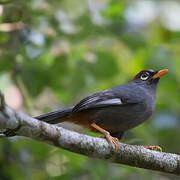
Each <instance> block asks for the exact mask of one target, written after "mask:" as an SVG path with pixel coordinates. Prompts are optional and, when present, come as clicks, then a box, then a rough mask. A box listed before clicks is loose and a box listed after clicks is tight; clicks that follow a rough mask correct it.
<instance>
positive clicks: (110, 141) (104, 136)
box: [98, 132, 119, 151]
mask: <svg viewBox="0 0 180 180" xmlns="http://www.w3.org/2000/svg"><path fill="white" fill-rule="evenodd" d="M98 137H99V138H106V140H107V141H108V143H109V145H110V146H111V147H112V144H114V146H115V151H117V150H118V145H117V143H116V141H118V142H119V139H118V138H116V137H112V136H111V135H110V134H109V133H108V132H107V134H106V135H102V136H98Z"/></svg>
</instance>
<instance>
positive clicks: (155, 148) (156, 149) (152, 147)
mask: <svg viewBox="0 0 180 180" xmlns="http://www.w3.org/2000/svg"><path fill="white" fill-rule="evenodd" d="M143 147H144V148H146V149H150V150H154V151H159V152H162V148H161V147H160V146H143Z"/></svg>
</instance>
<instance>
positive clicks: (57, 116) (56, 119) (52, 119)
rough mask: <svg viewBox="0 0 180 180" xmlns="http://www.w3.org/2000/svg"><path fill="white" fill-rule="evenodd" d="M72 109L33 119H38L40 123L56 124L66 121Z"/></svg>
mask: <svg viewBox="0 0 180 180" xmlns="http://www.w3.org/2000/svg"><path fill="white" fill-rule="evenodd" d="M72 109H73V108H67V109H63V110H57V111H53V112H49V113H47V114H43V115H40V116H37V117H34V118H35V119H38V120H40V121H44V122H47V123H50V124H57V123H61V122H64V121H67V120H68V117H69V116H70V115H71V113H72Z"/></svg>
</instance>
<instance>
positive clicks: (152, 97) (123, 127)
mask: <svg viewBox="0 0 180 180" xmlns="http://www.w3.org/2000/svg"><path fill="white" fill-rule="evenodd" d="M167 72H168V69H162V70H159V71H154V70H152V69H145V70H142V71H140V72H139V73H138V74H137V75H135V77H134V78H133V79H132V80H131V81H129V82H128V83H126V84H123V85H117V86H114V87H112V88H109V89H106V90H102V91H99V92H96V93H94V94H92V95H89V96H87V97H85V98H84V99H82V100H81V101H79V102H78V103H77V104H76V105H75V106H73V107H70V108H66V109H60V110H56V111H53V112H49V113H47V114H43V115H40V116H37V117H35V118H36V119H38V120H40V121H44V122H47V123H50V124H58V123H61V122H64V121H68V122H72V123H75V124H78V125H81V126H83V127H84V128H88V129H89V130H90V131H92V132H95V133H101V134H102V136H100V137H104V138H106V140H107V141H108V143H109V145H110V146H111V147H112V144H114V146H115V149H117V146H118V145H117V143H116V141H120V140H121V139H122V137H123V136H124V133H125V132H126V131H128V130H130V129H132V128H135V127H136V126H138V125H140V124H141V123H143V122H144V121H146V120H148V119H149V118H150V117H151V116H152V114H153V112H154V109H155V104H156V89H157V84H158V82H159V79H160V78H161V77H162V76H164V75H165V74H166V73H167ZM158 147H159V146H158ZM147 148H148V147H147ZM149 149H153V146H149Z"/></svg>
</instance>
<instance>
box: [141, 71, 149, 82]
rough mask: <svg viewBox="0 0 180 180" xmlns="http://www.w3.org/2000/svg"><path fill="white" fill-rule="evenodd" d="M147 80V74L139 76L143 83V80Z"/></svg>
mask: <svg viewBox="0 0 180 180" xmlns="http://www.w3.org/2000/svg"><path fill="white" fill-rule="evenodd" d="M148 78H149V73H147V72H146V73H143V74H142V75H141V79H142V80H143V81H145V80H147V79H148Z"/></svg>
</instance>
